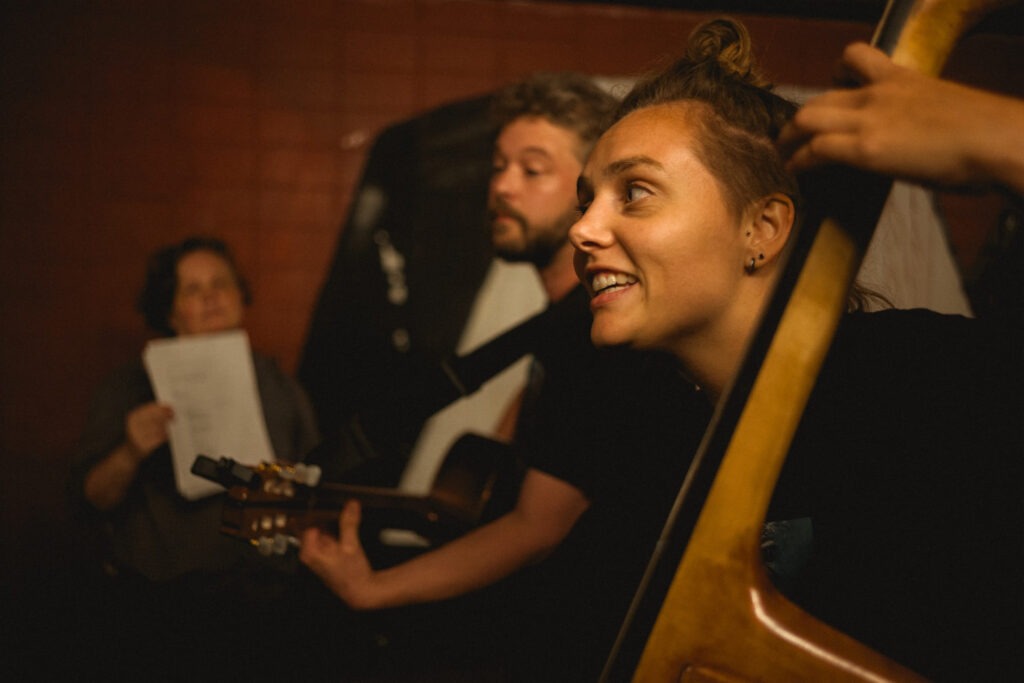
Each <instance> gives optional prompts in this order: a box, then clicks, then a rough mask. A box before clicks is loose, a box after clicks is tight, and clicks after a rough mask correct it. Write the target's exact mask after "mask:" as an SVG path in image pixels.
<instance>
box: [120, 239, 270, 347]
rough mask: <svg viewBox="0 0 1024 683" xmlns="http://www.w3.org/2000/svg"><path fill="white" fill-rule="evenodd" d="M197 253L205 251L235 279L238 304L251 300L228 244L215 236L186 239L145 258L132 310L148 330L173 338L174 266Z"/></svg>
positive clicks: (176, 275)
mask: <svg viewBox="0 0 1024 683" xmlns="http://www.w3.org/2000/svg"><path fill="white" fill-rule="evenodd" d="M197 251H208V252H211V253H213V254H216V255H217V256H219V257H221V258H222V259H224V261H225V262H226V263H227V264H228V266H229V267H230V268H231V272H232V273H233V274H234V276H235V282H236V283H237V284H238V289H239V290H240V291H241V293H242V302H243V303H244V304H245V305H249V303H250V302H251V301H252V294H251V292H250V290H249V284H248V282H246V280H245V278H244V277H243V276H242V274H241V273H240V272H239V270H238V266H237V265H236V263H235V257H234V255H233V254H232V253H231V249H230V248H228V245H227V244H226V243H224V241H222V240H219V239H217V238H216V237H188V238H186V239H184V240H183V241H181V242H179V243H177V244H172V245H169V246H166V247H163V248H161V249H158V250H157V251H155V252H154V253H153V254H151V255H150V257H149V261H148V263H147V266H146V280H145V282H144V283H143V285H142V291H141V292H140V293H139V298H138V300H137V302H136V305H135V308H136V310H138V311H139V313H141V314H142V317H143V318H144V319H145V320H146V325H147V326H149V327H150V329H152V330H155V331H156V332H159V333H160V334H163V335H167V336H174V329H173V328H172V327H171V325H170V322H169V320H170V316H171V309H172V308H173V306H174V296H175V294H176V293H177V291H178V264H179V263H180V262H181V259H183V258H184V257H185V256H187V255H188V254H191V253H193V252H197Z"/></svg>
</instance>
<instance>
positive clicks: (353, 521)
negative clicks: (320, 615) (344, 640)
mask: <svg viewBox="0 0 1024 683" xmlns="http://www.w3.org/2000/svg"><path fill="white" fill-rule="evenodd" d="M361 518H362V508H361V506H360V504H359V501H356V500H350V501H348V502H347V503H346V504H345V506H344V507H343V508H342V510H341V515H340V516H339V517H338V529H339V531H338V538H334V536H332V535H331V534H329V533H327V532H325V531H322V530H320V529H318V528H316V527H311V528H309V529H306V530H305V531H304V532H303V533H302V548H301V550H300V551H299V559H300V560H302V563H303V564H305V565H306V566H307V567H309V569H310V571H312V572H313V573H314V574H316V575H317V576H318V577H320V580H321V581H323V582H324V585H326V586H327V587H328V588H329V589H330V590H331V591H332V592H333V593H334V594H335V595H337V596H338V597H339V598H341V599H342V600H344V601H345V603H346V604H347V605H348V606H349V607H351V608H353V609H372V608H373V607H375V605H374V603H373V600H372V595H373V583H374V581H373V580H374V576H375V572H374V570H373V568H372V567H371V566H370V562H369V560H368V559H367V558H366V553H365V552H364V551H363V545H362V543H361V542H360V541H359V522H360V520H361Z"/></svg>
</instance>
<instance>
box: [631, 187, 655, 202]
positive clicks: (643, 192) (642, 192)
mask: <svg viewBox="0 0 1024 683" xmlns="http://www.w3.org/2000/svg"><path fill="white" fill-rule="evenodd" d="M650 194H651V193H650V191H649V190H648V189H647V188H645V187H641V186H640V185H627V186H626V192H625V199H626V203H627V204H629V203H631V202H635V201H637V200H638V199H643V198H644V197H646V196H648V195H650Z"/></svg>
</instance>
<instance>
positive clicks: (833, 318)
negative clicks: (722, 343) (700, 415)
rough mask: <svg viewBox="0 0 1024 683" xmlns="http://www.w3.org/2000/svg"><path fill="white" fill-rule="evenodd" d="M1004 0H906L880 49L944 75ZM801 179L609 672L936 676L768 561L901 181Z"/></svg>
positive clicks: (664, 677) (655, 680)
mask: <svg viewBox="0 0 1024 683" xmlns="http://www.w3.org/2000/svg"><path fill="white" fill-rule="evenodd" d="M1001 4H1006V3H1004V2H987V1H984V0H981V1H975V0H913V1H911V0H890V2H889V4H888V6H887V8H886V10H885V14H884V16H883V20H882V23H881V24H880V26H879V28H878V30H877V31H876V34H875V39H874V43H875V45H876V46H878V47H880V48H881V49H883V50H885V51H886V52H888V53H889V54H890V55H891V56H892V58H893V59H894V60H895V61H896V62H897V63H899V64H903V65H905V66H909V67H911V68H916V69H918V70H920V71H924V72H926V73H931V74H936V75H937V74H938V73H939V71H940V69H941V67H942V65H943V63H944V60H945V57H946V56H947V55H948V53H949V52H950V51H951V49H952V47H953V45H954V43H955V42H956V40H957V39H958V36H959V35H960V33H961V32H962V31H963V30H964V29H965V28H967V27H969V26H970V25H972V24H973V23H974V22H975V21H976V20H977V19H978V18H979V17H980V16H981V15H982V14H983V13H984V12H985V11H987V10H989V9H992V8H994V7H996V6H998V5H1001ZM801 184H802V190H803V192H804V196H805V198H807V200H808V207H807V211H806V213H805V217H804V220H803V223H802V225H801V226H800V227H799V230H798V232H797V234H796V235H795V237H794V239H793V240H792V244H791V245H790V247H789V249H790V250H789V253H788V254H787V263H786V266H785V269H784V271H783V274H782V277H781V278H780V282H779V285H778V287H777V289H776V291H775V292H774V293H773V296H772V299H771V301H770V303H769V306H768V309H767V311H766V313H765V315H764V318H763V320H762V323H761V326H760V328H759V330H758V332H757V334H756V337H755V339H754V342H753V344H752V346H751V349H750V351H749V352H748V355H747V357H746V359H745V360H744V363H743V366H742V367H741V369H740V371H739V374H738V377H737V379H736V381H735V382H734V384H733V386H732V387H731V389H730V391H729V392H728V394H727V395H726V396H725V398H724V399H723V400H722V401H721V402H720V403H719V405H718V406H717V408H716V413H715V416H714V417H713V419H712V424H711V426H710V428H709V430H708V432H707V434H706V435H705V438H704V441H703V442H702V444H701V446H700V448H699V450H698V453H697V455H696V457H695V459H694V461H693V465H692V466H691V469H690V470H689V472H688V474H687V476H686V479H685V481H684V483H683V486H682V489H681V491H680V494H679V496H678V497H677V500H676V502H675V505H674V507H673V510H672V512H671V514H670V517H669V520H668V523H667V524H666V526H665V529H664V531H663V534H662V537H661V539H660V541H659V543H658V547H657V550H656V552H655V554H654V556H653V558H652V561H651V563H650V565H649V567H648V570H647V572H646V574H645V576H644V579H643V582H642V584H641V586H640V588H639V590H638V592H637V595H636V598H635V599H634V601H633V604H632V606H631V608H630V610H629V613H628V615H627V618H626V621H625V623H624V625H623V627H622V630H621V631H620V634H619V636H618V638H617V640H616V643H615V645H614V648H613V650H612V653H611V655H610V657H609V659H608V661H607V664H606V666H605V669H604V671H603V673H602V678H601V679H602V680H603V681H624V680H630V679H631V680H633V681H636V682H650V683H666V682H668V681H673V682H674V681H685V682H687V683H693V682H698V681H716V682H725V681H787V682H788V681H876V682H877V681H914V680H921V679H920V677H918V676H917V675H916V674H915V673H913V672H912V671H909V670H907V669H906V668H904V667H902V666H900V665H899V664H897V663H896V662H893V661H891V660H889V659H888V658H886V657H884V656H882V655H881V654H879V653H877V652H875V651H873V650H871V649H870V648H868V647H866V646H864V645H863V644H861V643H859V642H857V641H855V640H853V639H852V638H850V637H848V636H847V635H845V634H843V633H840V632H839V631H837V630H835V629H833V628H831V627H829V626H827V625H826V624H824V623H822V622H820V621H818V620H817V619H815V618H813V617H811V616H810V615H809V614H807V613H806V612H804V611H802V610H801V609H800V608H798V607H797V606H795V605H794V604H793V603H791V602H789V601H788V600H787V599H785V598H784V597H783V596H782V595H781V594H780V593H779V592H778V591H777V590H776V589H775V587H774V586H773V585H772V584H771V582H770V580H769V579H768V577H767V574H766V571H765V569H764V567H763V565H762V559H761V552H760V536H761V530H762V528H763V525H764V521H765V516H766V512H767V508H768V504H769V502H770V499H771V495H772V492H773V489H774V487H775V483H776V481H777V479H778V475H779V472H780V470H781V468H782V464H783V462H784V460H785V457H786V454H787V451H788V449H789V445H790V442H791V440H792V437H793V435H794V433H795V431H796V428H797V426H798V423H799V421H800V417H801V415H802V412H803V409H804V406H805V404H806V402H807V399H808V396H809V395H810V392H811V389H812V388H813V385H814V383H815V380H816V378H817V375H818V372H819V370H820V368H821V365H822V362H823V360H824V357H825V354H826V352H827V351H828V348H829V346H830V344H831V340H832V338H833V336H834V333H835V330H836V328H837V326H838V323H839V320H840V318H841V316H842V314H843V313H844V311H845V310H846V303H847V295H848V291H849V288H850V285H851V283H852V281H853V278H854V276H855V274H856V272H857V270H858V267H859V264H860V260H861V257H862V255H863V252H864V250H865V248H866V246H867V244H868V242H869V240H870V237H871V234H872V231H873V230H874V227H875V225H876V223H877V221H878V217H879V215H880V213H881V210H882V207H883V205H884V203H885V199H886V196H887V194H888V190H889V187H890V185H891V183H890V181H889V180H888V179H885V178H881V177H877V176H873V175H871V174H868V173H862V172H858V171H854V170H852V169H845V168H829V169H825V170H822V171H820V172H815V173H812V174H809V175H808V177H806V178H802V179H801ZM835 188H839V189H840V190H841V192H836V191H835ZM829 190H831V191H829Z"/></svg>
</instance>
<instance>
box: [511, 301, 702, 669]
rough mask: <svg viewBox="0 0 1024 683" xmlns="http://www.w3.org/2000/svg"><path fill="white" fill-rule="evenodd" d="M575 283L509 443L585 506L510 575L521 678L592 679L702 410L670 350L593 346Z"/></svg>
mask: <svg viewBox="0 0 1024 683" xmlns="http://www.w3.org/2000/svg"><path fill="white" fill-rule="evenodd" d="M582 294H583V292H582V291H581V290H578V291H577V292H574V294H573V296H577V297H578V299H579V301H578V305H574V306H573V307H572V313H571V314H567V315H566V316H565V319H564V321H563V322H564V327H563V329H561V330H560V333H559V334H557V335H552V337H551V338H550V339H549V340H547V343H546V344H545V345H544V346H543V347H542V348H540V349H538V350H537V352H536V353H535V354H534V356H535V359H536V362H535V366H534V378H533V379H534V380H535V382H533V384H532V386H531V389H530V391H529V392H528V396H527V399H526V400H525V402H524V406H523V411H522V417H521V420H520V424H519V426H518V428H517V439H516V441H517V443H516V446H517V448H518V449H519V450H520V453H521V455H522V457H523V458H524V460H525V461H526V462H527V464H528V465H529V466H530V467H533V468H535V469H537V470H540V471H543V472H545V473H547V474H551V475H553V476H555V477H558V478H559V479H561V480H563V481H566V482H568V483H570V484H572V485H573V486H575V487H576V488H578V489H579V490H580V491H582V492H583V493H584V494H585V495H586V496H587V499H588V500H589V502H590V507H589V509H588V510H587V511H586V512H585V513H584V515H583V516H582V517H581V519H580V520H579V521H578V522H577V524H576V525H575V527H574V528H573V530H572V532H571V533H570V534H569V536H568V537H567V538H566V539H565V540H564V541H563V542H562V544H560V546H559V547H558V548H557V549H556V550H555V551H554V552H553V554H552V555H551V556H550V557H548V558H547V559H545V560H544V561H543V562H541V563H539V564H538V565H536V566H535V567H532V568H528V569H527V570H525V571H524V572H522V573H521V575H520V576H519V577H516V578H515V579H513V583H516V584H518V588H519V589H521V590H523V591H525V592H524V593H522V595H523V596H524V598H525V599H524V600H522V601H520V602H519V603H518V604H517V609H518V611H519V616H520V618H521V622H520V623H521V629H522V635H523V636H524V637H525V639H526V640H527V641H528V642H527V644H526V645H525V646H524V650H523V656H522V657H518V658H517V659H519V660H520V663H524V662H525V663H528V664H529V670H528V671H520V672H519V675H520V677H522V679H523V680H552V681H554V680H559V681H569V680H579V681H592V680H596V678H597V675H598V674H599V673H600V668H601V666H602V665H603V663H604V660H605V658H606V657H607V655H608V653H609V651H610V649H611V646H612V643H613V641H614V637H615V635H616V633H617V632H618V628H619V625H620V624H621V623H622V621H623V619H624V617H625V614H626V611H627V609H628V606H629V603H630V600H631V599H632V597H633V594H634V592H635V590H636V587H637V585H638V584H639V582H640V579H641V577H642V574H643V571H644V569H645V567H646V565H647V561H648V559H649V558H650V556H651V553H652V551H653V549H654V545H655V542H656V541H657V538H658V536H659V534H660V532H661V529H662V526H663V524H664V522H665V520H666V518H667V517H668V513H669V509H670V507H671V504H672V501H673V500H674V499H675V496H676V494H677V493H678V491H679V488H680V486H681V484H682V481H683V477H684V476H685V474H686V471H687V469H688V467H689V464H690V460H691V458H692V456H693V453H694V452H695V451H696V447H697V444H698V442H699V439H700V436H701V435H702V433H703V431H704V425H705V424H706V422H707V419H708V415H709V412H710V409H709V407H708V405H707V401H706V400H705V399H704V397H703V396H702V395H701V394H700V393H699V392H696V391H695V390H694V388H693V387H692V385H690V384H689V383H687V382H686V381H684V380H683V378H682V376H681V375H680V373H679V370H678V366H677V363H676V361H675V360H674V359H672V358H670V357H669V356H666V355H662V354H653V353H639V352H634V351H627V350H624V349H600V350H599V349H595V348H594V346H593V345H592V344H591V342H590V322H591V321H590V313H589V309H588V307H587V301H586V298H585V297H584V296H582Z"/></svg>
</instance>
